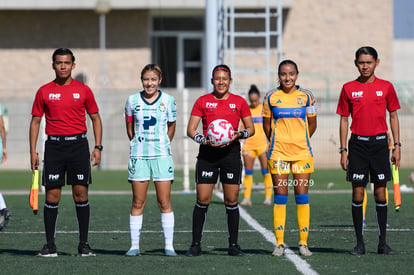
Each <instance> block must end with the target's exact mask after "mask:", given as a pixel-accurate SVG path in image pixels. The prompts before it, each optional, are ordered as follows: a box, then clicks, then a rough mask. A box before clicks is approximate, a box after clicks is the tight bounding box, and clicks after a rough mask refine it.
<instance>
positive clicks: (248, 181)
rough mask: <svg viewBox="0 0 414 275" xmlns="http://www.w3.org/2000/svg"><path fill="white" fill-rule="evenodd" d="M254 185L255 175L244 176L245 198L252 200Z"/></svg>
mask: <svg viewBox="0 0 414 275" xmlns="http://www.w3.org/2000/svg"><path fill="white" fill-rule="evenodd" d="M252 185H253V175H245V176H244V182H243V186H244V197H245V198H246V199H250V197H251V195H252Z"/></svg>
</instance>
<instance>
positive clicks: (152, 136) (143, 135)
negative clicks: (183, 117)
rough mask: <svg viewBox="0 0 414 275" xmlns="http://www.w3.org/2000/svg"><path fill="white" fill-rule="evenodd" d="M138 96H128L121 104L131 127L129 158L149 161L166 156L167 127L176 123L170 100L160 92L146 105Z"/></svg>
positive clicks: (173, 104) (168, 148) (168, 147)
mask: <svg viewBox="0 0 414 275" xmlns="http://www.w3.org/2000/svg"><path fill="white" fill-rule="evenodd" d="M142 93H143V92H140V93H137V94H134V95H131V96H129V97H128V99H127V102H126V104H125V119H126V121H127V122H133V123H134V126H135V136H134V138H133V139H132V140H131V142H130V157H137V158H145V159H152V158H157V157H162V156H170V155H171V147H170V139H169V138H168V135H167V130H168V125H167V123H168V122H174V121H175V120H176V105H175V100H174V97H173V96H171V95H168V94H166V93H163V92H161V91H160V92H159V95H158V98H157V99H156V100H155V101H154V102H152V103H148V102H147V101H146V100H145V99H144V97H143V94H142Z"/></svg>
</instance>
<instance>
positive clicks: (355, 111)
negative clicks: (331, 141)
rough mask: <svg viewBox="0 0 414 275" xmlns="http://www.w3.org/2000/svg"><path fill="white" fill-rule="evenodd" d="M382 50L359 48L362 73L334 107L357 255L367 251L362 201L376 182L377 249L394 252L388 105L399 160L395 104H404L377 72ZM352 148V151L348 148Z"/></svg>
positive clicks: (397, 106) (395, 155)
mask: <svg viewBox="0 0 414 275" xmlns="http://www.w3.org/2000/svg"><path fill="white" fill-rule="evenodd" d="M379 61H380V60H379V59H378V53H377V51H376V50H375V49H374V48H372V47H368V46H366V47H361V48H359V49H358V50H357V51H356V53H355V66H356V67H357V68H358V71H359V73H360V76H359V77H358V78H357V79H356V80H354V81H350V82H348V83H345V84H344V86H343V87H342V91H341V95H340V97H339V101H338V107H337V111H336V113H337V114H339V115H340V116H341V119H340V126H339V135H340V143H341V147H340V148H339V153H340V154H341V167H342V169H344V170H346V171H347V174H346V175H347V180H348V181H350V182H351V183H352V219H353V223H354V228H355V234H356V239H357V245H356V246H355V247H354V249H353V250H351V251H350V253H351V254H353V255H360V254H365V245H364V240H363V234H362V232H363V228H362V221H363V218H362V202H363V199H364V188H365V186H366V184H367V183H368V182H373V183H374V198H375V202H376V218H377V226H378V235H379V243H378V250H377V251H378V254H395V252H394V251H393V250H392V249H391V248H390V247H389V246H388V245H387V243H386V238H385V237H386V229H387V202H386V196H385V190H386V184H387V181H389V180H391V168H390V159H389V156H390V152H389V149H388V139H387V130H388V127H387V122H386V111H388V112H389V117H390V127H391V132H392V137H393V140H394V148H395V149H394V150H393V151H392V155H391V161H392V162H395V163H396V165H397V167H399V166H400V159H401V143H400V133H399V132H400V130H399V122H398V115H397V110H398V109H400V104H399V102H398V98H397V94H396V92H395V90H394V87H393V85H392V84H391V83H390V82H388V81H385V80H382V79H379V78H377V77H376V76H375V68H376V67H377V66H378V65H379ZM349 115H351V116H352V124H351V128H350V130H351V137H350V139H349V142H348V148H347V147H346V141H347V137H348V117H349ZM348 150H349V152H348Z"/></svg>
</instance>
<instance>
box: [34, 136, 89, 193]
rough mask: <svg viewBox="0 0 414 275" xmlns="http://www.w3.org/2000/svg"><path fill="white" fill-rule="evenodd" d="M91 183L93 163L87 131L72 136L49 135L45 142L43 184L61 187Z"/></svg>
mask: <svg viewBox="0 0 414 275" xmlns="http://www.w3.org/2000/svg"><path fill="white" fill-rule="evenodd" d="M65 174H66V182H67V184H68V185H89V184H91V183H92V180H91V163H90V153H89V144H88V140H87V138H86V133H83V134H79V135H71V136H60V135H59V136H48V139H47V141H46V143H45V155H44V168H43V177H42V184H43V185H44V186H50V187H59V186H63V185H65Z"/></svg>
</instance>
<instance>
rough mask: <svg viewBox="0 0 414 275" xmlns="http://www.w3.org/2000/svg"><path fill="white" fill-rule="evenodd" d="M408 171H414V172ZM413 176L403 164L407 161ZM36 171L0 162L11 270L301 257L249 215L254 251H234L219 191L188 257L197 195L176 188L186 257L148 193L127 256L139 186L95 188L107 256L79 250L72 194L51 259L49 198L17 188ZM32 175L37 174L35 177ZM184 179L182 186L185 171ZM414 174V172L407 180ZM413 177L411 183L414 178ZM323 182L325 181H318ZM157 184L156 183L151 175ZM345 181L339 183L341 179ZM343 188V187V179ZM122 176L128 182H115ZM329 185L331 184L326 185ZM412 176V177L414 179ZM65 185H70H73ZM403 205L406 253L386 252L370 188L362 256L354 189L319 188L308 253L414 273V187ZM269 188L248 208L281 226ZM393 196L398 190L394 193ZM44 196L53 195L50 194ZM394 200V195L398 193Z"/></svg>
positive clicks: (182, 270) (159, 270) (4, 247)
mask: <svg viewBox="0 0 414 275" xmlns="http://www.w3.org/2000/svg"><path fill="white" fill-rule="evenodd" d="M324 172H325V173H321V174H319V175H317V174H316V173H315V174H314V175H313V178H314V179H315V182H316V185H315V190H316V186H318V187H319V186H320V188H318V189H326V188H327V187H326V186H327V183H328V182H335V185H334V188H337V189H346V188H348V187H349V184H347V183H342V181H343V176H344V174H343V172H341V171H340V170H332V171H329V170H326V171H324ZM406 173H407V177H408V173H409V171H407V172H406ZM125 175H126V171H95V172H94V178H95V183H94V184H93V185H92V186H93V187H91V190H92V189H93V190H129V188H130V187H129V184H128V182H127V181H126V180H125ZM401 175H402V176H401V179H403V177H404V176H403V171H401ZM30 177H31V174H30V172H29V173H27V172H19V171H0V186H1V187H0V189H1V190H5V191H6V194H5V195H4V197H5V199H6V202H7V205H8V207H9V208H10V209H11V210H12V211H13V217H12V218H11V220H10V223H9V225H8V226H7V227H6V228H5V229H4V230H3V231H1V232H0V266H1V269H0V273H1V274H23V273H29V274H46V273H54V274H103V273H106V274H165V273H168V274H212V273H213V274H231V273H232V274H252V273H257V274H276V273H277V274H298V271H297V270H296V268H295V267H294V265H293V264H292V263H291V262H290V261H289V260H288V259H287V258H286V257H281V258H275V257H272V256H271V252H272V250H273V248H274V246H273V244H271V243H269V242H267V241H266V240H265V238H264V237H263V236H261V235H260V234H259V233H258V232H256V231H255V230H254V229H253V228H251V227H250V226H249V225H248V224H247V223H246V222H245V221H243V220H241V222H240V229H241V232H240V234H239V243H240V245H241V247H242V249H243V250H244V252H245V253H246V256H245V257H230V256H227V237H226V224H225V210H224V206H223V203H222V202H221V201H220V199H218V198H217V197H215V196H214V197H213V201H212V203H211V205H210V207H209V212H208V218H207V224H206V227H205V233H204V235H203V241H202V248H203V255H202V256H200V257H194V258H191V257H185V256H184V255H183V254H184V253H185V251H186V250H187V249H188V247H189V245H190V242H191V219H192V208H193V205H194V201H195V195H194V194H193V193H192V194H187V195H183V194H179V193H178V194H173V195H172V203H173V208H174V213H175V219H176V226H175V231H176V232H175V235H174V237H175V238H174V245H175V249H176V251H177V252H178V253H179V256H178V257H175V258H169V257H165V256H163V245H164V243H163V242H164V241H163V234H162V231H161V223H160V213H159V209H158V207H157V204H156V197H155V195H152V194H150V195H148V202H147V205H146V208H145V211H144V226H143V232H142V238H141V243H140V246H141V251H142V256H141V257H132V258H128V257H125V256H123V254H124V253H125V251H126V250H127V249H128V248H129V244H130V240H129V233H128V230H129V211H130V204H131V195H130V194H126V195H110V194H105V195H94V194H91V195H90V203H91V223H90V231H91V233H90V235H89V241H90V244H91V246H92V248H93V249H94V250H95V251H96V253H97V257H87V258H80V257H75V256H73V255H75V254H76V253H77V242H78V235H77V222H76V214H75V209H74V205H73V201H72V198H71V196H70V195H64V196H63V197H62V201H61V203H60V207H59V219H58V226H57V230H58V232H57V239H56V244H57V248H58V253H59V257H58V258H50V259H47V258H46V259H44V258H39V257H34V255H35V254H36V253H37V252H38V251H39V250H40V249H41V247H42V246H43V244H44V241H45V237H44V233H43V231H44V229H43V211H42V209H43V207H42V203H41V204H40V206H41V207H40V211H39V214H38V215H37V216H34V215H33V214H32V211H31V209H30V207H29V204H28V195H11V194H7V190H16V189H23V190H27V194H28V189H27V188H28V186H29V185H30ZM27 178H29V181H28V182H27ZM178 178H179V176H177V180H176V182H175V183H174V186H177V187H176V189H177V190H182V187H180V184H181V183H180V181H179V180H178ZM407 182H408V181H407ZM407 182H406V183H405V184H407V185H408V183H407ZM318 183H319V185H318ZM151 185H152V184H151ZM337 185H338V186H337ZM339 185H341V186H342V188H340V186H339ZM114 186H117V187H118V188H115V187H114ZM323 186H325V188H322V187H323ZM410 186H411V185H410ZM65 190H70V189H69V188H68V187H65ZM402 195H403V205H402V207H401V210H400V212H398V213H397V212H395V211H394V210H393V207H390V208H389V225H390V227H389V231H388V237H387V239H388V240H389V244H390V246H391V247H392V248H393V249H394V250H396V251H397V252H398V253H397V255H392V256H385V255H378V254H376V246H377V239H378V237H377V235H376V231H375V228H376V226H375V225H376V222H375V204H374V203H373V202H374V200H373V197H372V195H371V194H369V197H368V208H367V224H368V230H367V232H366V234H365V241H366V247H367V254H366V255H362V256H352V255H349V254H348V251H349V250H350V249H352V248H353V246H354V245H355V236H354V232H353V228H352V218H351V210H350V208H351V206H350V201H351V198H350V196H351V195H350V194H349V193H345V194H344V193H333V194H332V193H319V192H315V193H312V189H311V192H310V202H311V232H310V235H309V247H310V249H311V250H312V251H313V252H314V255H313V256H312V257H309V258H304V259H305V260H306V261H307V262H308V264H309V265H310V266H311V268H312V269H314V270H315V271H316V272H318V273H319V274H411V273H412V271H413V268H412V266H411V260H410V259H411V258H412V257H413V256H414V246H413V245H412V244H413V241H412V239H413V238H412V236H413V231H414V225H413V221H414V213H413V211H411V209H412V206H413V203H414V194H413V193H403V194H402ZM263 199H264V195H263V193H262V192H253V195H252V201H253V206H252V207H245V208H244V209H246V211H247V212H248V213H249V214H250V215H251V216H252V217H253V218H254V219H256V220H257V221H258V222H259V223H260V224H261V225H262V226H264V227H265V228H266V229H267V230H269V231H271V232H273V221H272V207H269V206H263V205H262V201H263ZM390 199H392V194H390ZM39 200H40V202H43V201H44V195H43V194H42V195H40V198H39ZM390 205H391V206H392V205H393V203H392V202H391V203H390ZM287 211H288V212H287V223H286V233H285V241H286V243H287V244H288V245H289V246H290V247H291V249H292V250H293V251H294V253H297V248H296V245H297V241H298V232H297V225H296V208H295V203H294V198H293V195H290V196H289V202H288V210H287Z"/></svg>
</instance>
